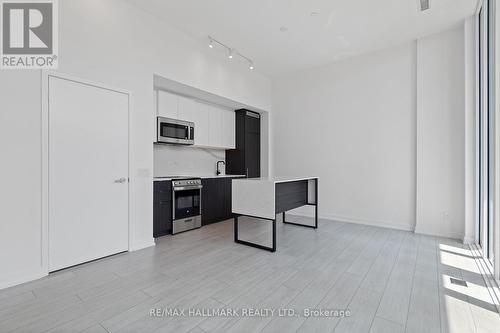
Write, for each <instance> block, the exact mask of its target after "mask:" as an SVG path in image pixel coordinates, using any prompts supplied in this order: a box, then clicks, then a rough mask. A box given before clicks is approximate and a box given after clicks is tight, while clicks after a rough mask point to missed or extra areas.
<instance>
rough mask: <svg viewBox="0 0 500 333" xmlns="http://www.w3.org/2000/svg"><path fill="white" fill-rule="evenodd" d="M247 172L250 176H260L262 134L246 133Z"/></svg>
mask: <svg viewBox="0 0 500 333" xmlns="http://www.w3.org/2000/svg"><path fill="white" fill-rule="evenodd" d="M245 164H246V171H245V174H246V175H247V177H248V178H255V177H260V134H258V133H251V132H248V133H246V134H245Z"/></svg>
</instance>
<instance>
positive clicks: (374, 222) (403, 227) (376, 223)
mask: <svg viewBox="0 0 500 333" xmlns="http://www.w3.org/2000/svg"><path fill="white" fill-rule="evenodd" d="M288 214H289V215H296V216H304V217H310V218H312V217H313V216H312V215H307V214H302V213H300V212H293V213H288ZM318 218H320V219H322V220H331V221H336V222H346V223H354V224H363V225H369V226H374V227H381V228H387V229H397V230H403V231H413V230H414V227H413V225H411V224H408V225H404V224H398V223H394V222H389V221H377V220H367V219H360V218H352V217H346V216H335V215H319V216H318Z"/></svg>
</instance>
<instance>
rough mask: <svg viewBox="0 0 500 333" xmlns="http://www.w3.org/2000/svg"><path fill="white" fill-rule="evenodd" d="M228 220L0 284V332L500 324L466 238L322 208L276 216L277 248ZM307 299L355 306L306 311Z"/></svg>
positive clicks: (313, 303) (489, 328)
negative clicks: (241, 240) (324, 214)
mask: <svg viewBox="0 0 500 333" xmlns="http://www.w3.org/2000/svg"><path fill="white" fill-rule="evenodd" d="M279 219H280V217H279V218H278V220H279ZM287 219H289V220H290V221H292V220H294V221H298V222H300V221H302V222H304V223H306V222H310V219H307V218H301V217H296V216H292V215H287ZM241 225H242V233H243V234H242V236H244V237H248V238H249V239H254V240H258V241H263V242H266V241H269V234H268V232H267V231H268V228H269V225H268V224H266V223H256V222H255V221H253V222H252V221H251V220H248V221H245V220H243V221H242V223H241ZM232 226H233V225H232V221H230V220H229V221H225V222H222V223H217V224H213V225H210V226H206V227H203V228H201V229H197V230H193V231H190V232H186V233H182V234H178V235H175V236H167V237H163V238H160V239H158V240H157V245H156V246H155V247H152V248H147V249H144V250H141V251H136V252H131V253H123V254H119V255H116V256H112V257H108V258H105V259H102V260H98V261H95V262H91V263H87V264H84V265H80V266H77V267H73V268H70V269H67V270H64V271H60V272H57V273H54V274H51V275H50V276H48V277H46V278H43V279H40V280H37V281H33V282H29V283H25V284H22V285H19V286H15V287H11V288H8V289H5V290H0V332H2V333H3V332H30V333H31V332H34V333H36V332H49V333H56V332H61V333H62V332H86V333H104V332H107V333H112V332H176V333H177V332H193V333H204V332H267V333H271V332H336V333H339V332H367V333H368V332H372V333H374V332H384V333H385V332H424V333H431V332H442V333H448V332H449V333H455V332H478V333H479V332H496V331H498V327H500V316H499V315H498V313H497V311H496V308H495V307H494V305H493V302H492V300H491V298H490V296H489V294H488V291H487V289H486V286H485V284H484V281H483V279H482V276H481V275H480V273H479V270H478V268H477V266H476V263H475V260H474V258H473V255H472V253H471V251H470V250H469V249H468V248H467V247H466V246H464V245H463V244H461V243H460V242H458V241H455V240H450V239H443V238H438V237H432V236H424V235H416V234H414V233H411V232H405V231H400V230H391V229H382V228H376V227H373V226H366V225H358V224H349V223H341V222H335V221H327V220H322V219H320V221H319V229H317V230H314V229H309V228H303V227H298V226H293V225H284V224H282V223H281V222H279V223H278V225H277V244H278V246H277V251H276V253H270V252H267V251H262V250H259V249H255V248H251V247H247V246H243V245H240V244H235V243H234V242H233V229H232ZM454 279H455V280H454ZM457 281H465V283H466V284H467V285H466V286H463V285H460V284H458V283H457ZM169 308H178V309H185V310H188V309H200V308H203V309H226V310H228V309H234V310H237V311H241V310H242V309H262V308H268V309H274V311H277V310H279V309H291V310H292V311H294V315H293V316H291V317H286V316H278V315H277V312H274V313H275V314H274V315H267V316H262V317H249V316H246V317H245V316H243V317H242V316H239V317H231V316H229V317H223V316H219V317H217V316H199V315H190V316H168V315H167V316H152V315H151V310H154V309H160V310H161V309H169ZM306 309H309V310H311V309H323V310H337V311H346V312H345V313H347V314H348V315H337V316H333V317H314V316H309V317H306V316H305V315H304V314H305V310H306ZM345 313H344V314H345ZM337 314H339V313H337Z"/></svg>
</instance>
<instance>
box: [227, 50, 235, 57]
mask: <svg viewBox="0 0 500 333" xmlns="http://www.w3.org/2000/svg"><path fill="white" fill-rule="evenodd" d="M227 57H228V58H229V59H233V57H234V49H229V54H228V56H227Z"/></svg>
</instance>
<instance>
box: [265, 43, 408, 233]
mask: <svg viewBox="0 0 500 333" xmlns="http://www.w3.org/2000/svg"><path fill="white" fill-rule="evenodd" d="M415 66H416V63H415V44H414V43H409V44H405V45H402V46H399V47H396V48H392V49H388V50H384V51H380V52H376V53H371V54H366V55H362V56H360V57H357V58H354V59H350V60H346V61H342V62H339V63H335V64H333V65H330V66H327V67H322V68H318V69H313V70H310V71H306V72H302V73H298V74H297V75H294V76H290V77H286V78H282V79H279V80H275V81H273V84H272V89H273V112H272V114H271V116H272V131H271V134H272V157H273V161H272V165H273V172H274V174H276V175H299V174H300V175H301V174H305V175H312V176H319V177H320V183H319V200H320V206H319V214H320V216H322V217H326V218H331V219H336V220H343V221H352V222H361V223H367V224H376V225H382V226H387V227H394V228H399V229H406V230H410V229H413V227H414V223H415V165H416V164H415V114H416V113H415V92H416V89H415V82H416V80H415V77H416V74H415ZM303 212H304V211H303Z"/></svg>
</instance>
